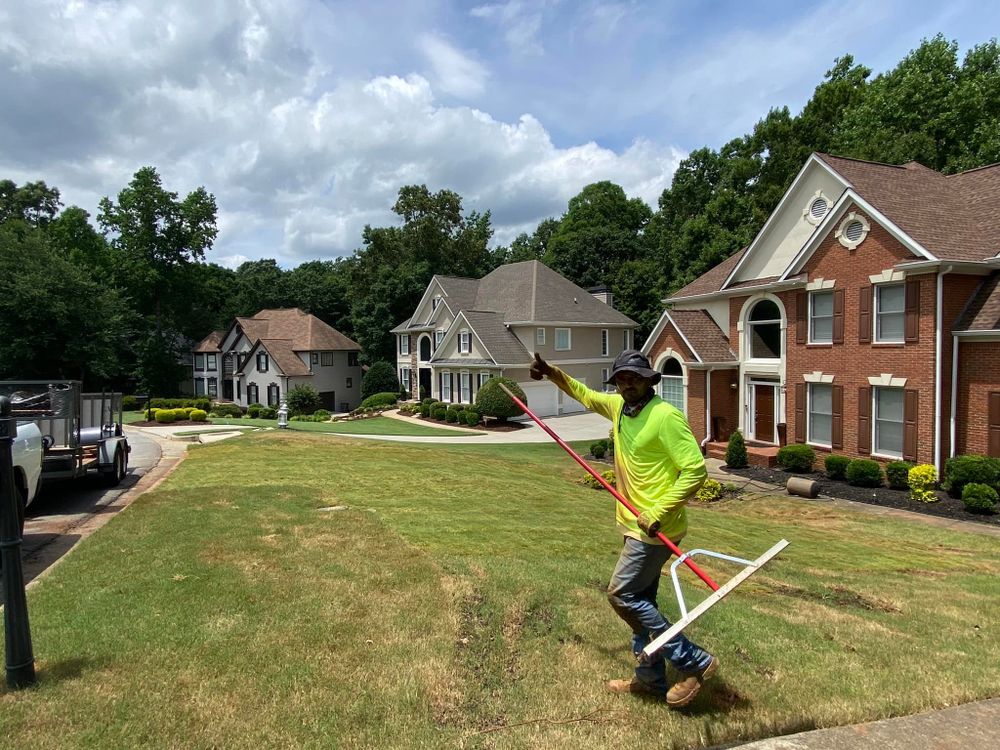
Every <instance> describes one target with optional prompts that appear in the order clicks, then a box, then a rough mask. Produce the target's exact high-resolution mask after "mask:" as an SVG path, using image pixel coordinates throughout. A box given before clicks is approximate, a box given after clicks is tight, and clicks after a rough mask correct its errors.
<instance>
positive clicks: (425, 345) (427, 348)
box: [420, 336, 431, 362]
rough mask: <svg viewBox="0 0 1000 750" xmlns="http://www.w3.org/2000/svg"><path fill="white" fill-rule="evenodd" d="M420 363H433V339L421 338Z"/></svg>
mask: <svg viewBox="0 0 1000 750" xmlns="http://www.w3.org/2000/svg"><path fill="white" fill-rule="evenodd" d="M420 361H421V362H430V361H431V337H430V336H421V337H420Z"/></svg>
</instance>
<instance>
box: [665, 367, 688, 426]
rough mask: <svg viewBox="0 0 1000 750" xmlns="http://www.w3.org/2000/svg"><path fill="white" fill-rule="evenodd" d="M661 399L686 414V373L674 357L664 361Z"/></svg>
mask: <svg viewBox="0 0 1000 750" xmlns="http://www.w3.org/2000/svg"><path fill="white" fill-rule="evenodd" d="M660 372H661V373H662V377H661V378H660V398H662V399H663V400H664V401H666V402H667V403H668V404H670V405H672V406H676V407H677V408H678V409H680V410H681V412H682V413H685V409H684V371H683V370H682V369H681V363H680V362H678V361H677V360H676V359H674V358H673V357H668V358H667V359H666V360H664V362H663V365H662V366H661V367H660Z"/></svg>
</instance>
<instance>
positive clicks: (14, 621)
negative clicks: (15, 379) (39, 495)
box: [0, 396, 35, 690]
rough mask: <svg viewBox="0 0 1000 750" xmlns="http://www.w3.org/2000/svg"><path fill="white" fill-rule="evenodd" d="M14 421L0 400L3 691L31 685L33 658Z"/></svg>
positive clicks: (7, 404)
mask: <svg viewBox="0 0 1000 750" xmlns="http://www.w3.org/2000/svg"><path fill="white" fill-rule="evenodd" d="M16 436H17V420H15V419H13V418H12V417H11V413H10V399H9V398H7V397H6V396H0V561H2V563H3V570H2V573H3V599H4V601H3V620H4V632H5V633H6V636H7V637H6V639H5V640H6V657H7V687H9V688H11V689H13V690H17V689H19V688H24V687H28V686H29V685H34V684H35V657H34V656H33V655H32V653H31V628H30V627H28V600H27V597H26V596H25V594H24V570H23V569H22V567H21V528H20V523H18V518H17V516H18V513H17V505H16V503H19V502H21V498H20V497H18V493H17V488H16V487H15V486H14V458H13V447H14V438H15V437H16Z"/></svg>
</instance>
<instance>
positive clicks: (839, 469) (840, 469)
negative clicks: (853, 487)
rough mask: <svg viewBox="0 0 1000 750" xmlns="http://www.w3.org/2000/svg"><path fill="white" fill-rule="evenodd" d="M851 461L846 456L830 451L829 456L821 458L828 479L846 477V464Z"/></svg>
mask: <svg viewBox="0 0 1000 750" xmlns="http://www.w3.org/2000/svg"><path fill="white" fill-rule="evenodd" d="M850 463H851V459H849V458H848V457H847V456H838V455H836V454H834V453H831V454H830V455H829V456H827V457H826V458H824V459H823V468H824V469H826V475H827V476H828V477H830V479H839V480H841V481H843V480H844V479H847V466H848V464H850Z"/></svg>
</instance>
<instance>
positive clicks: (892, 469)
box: [885, 461, 913, 490]
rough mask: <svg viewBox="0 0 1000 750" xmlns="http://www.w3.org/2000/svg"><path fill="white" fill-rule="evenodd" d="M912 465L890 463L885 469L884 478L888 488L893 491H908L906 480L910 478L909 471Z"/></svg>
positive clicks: (903, 462) (897, 462)
mask: <svg viewBox="0 0 1000 750" xmlns="http://www.w3.org/2000/svg"><path fill="white" fill-rule="evenodd" d="M912 468H913V464H911V463H910V462H909V461H890V462H889V463H888V464H886V467H885V478H886V481H887V482H888V483H889V486H890V487H892V488H893V489H894V490H905V489H909V487H910V485H909V484H908V482H907V480H908V478H909V476H910V469H912Z"/></svg>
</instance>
